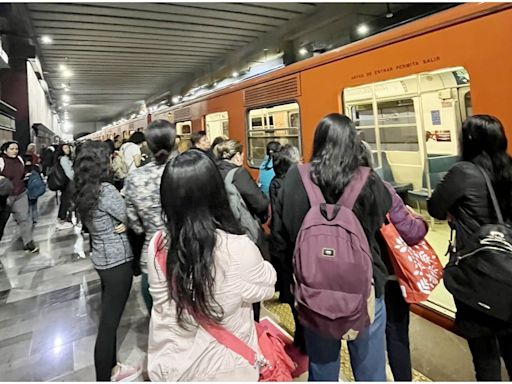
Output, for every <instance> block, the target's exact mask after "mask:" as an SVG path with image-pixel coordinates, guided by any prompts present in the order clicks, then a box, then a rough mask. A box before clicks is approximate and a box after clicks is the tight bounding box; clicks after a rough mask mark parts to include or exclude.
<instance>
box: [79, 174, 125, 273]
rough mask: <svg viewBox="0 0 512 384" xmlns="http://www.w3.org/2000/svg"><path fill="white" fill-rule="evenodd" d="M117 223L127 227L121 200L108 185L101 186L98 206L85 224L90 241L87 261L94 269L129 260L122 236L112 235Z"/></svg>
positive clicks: (109, 266) (123, 236) (113, 265)
mask: <svg viewBox="0 0 512 384" xmlns="http://www.w3.org/2000/svg"><path fill="white" fill-rule="evenodd" d="M120 223H123V224H125V225H126V224H127V217H126V207H125V204H124V201H123V198H122V197H121V194H120V193H119V192H118V191H117V189H116V188H115V187H114V186H113V185H112V184H110V183H102V184H101V190H100V195H99V197H98V207H97V208H96V210H95V211H94V212H93V214H92V219H91V220H90V222H88V223H86V225H87V228H88V229H89V233H90V236H91V241H92V251H91V260H92V262H93V263H94V267H95V268H96V269H108V268H113V267H116V266H118V265H121V264H123V263H127V262H129V261H132V260H133V253H132V249H131V247H130V243H129V242H128V237H127V236H126V233H121V234H118V233H115V232H114V228H115V227H116V226H117V225H118V224H120Z"/></svg>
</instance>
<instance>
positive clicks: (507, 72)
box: [151, 3, 512, 328]
mask: <svg viewBox="0 0 512 384" xmlns="http://www.w3.org/2000/svg"><path fill="white" fill-rule="evenodd" d="M511 46H512V7H511V5H510V4H506V3H500V4H496V3H494V4H493V3H478V4H477V3H470V4H462V5H459V6H456V7H454V8H451V9H449V10H447V11H444V12H441V13H438V14H435V15H431V16H428V17H425V18H422V19H420V20H417V21H415V22H413V23H409V24H405V25H403V26H400V27H397V28H394V29H391V30H388V31H386V32H383V33H380V34H377V35H375V36H372V37H369V38H366V39H364V40H361V41H358V42H355V43H352V44H349V45H346V46H343V47H341V48H338V49H335V50H333V51H330V52H328V53H325V54H322V55H320V56H317V57H313V58H311V59H307V60H303V61H301V62H298V63H295V64H292V65H290V66H287V67H284V68H282V69H279V70H276V71H275V72H272V73H269V74H266V75H262V76H260V77H257V78H254V79H249V80H246V81H242V82H240V83H238V84H235V85H232V86H229V87H227V88H224V89H221V90H217V91H213V92H212V93H210V94H208V95H205V96H201V97H199V98H197V99H195V100H190V101H187V102H184V103H181V104H179V105H176V106H173V107H171V108H169V109H168V110H166V111H165V114H163V115H161V116H164V117H166V118H169V119H170V120H172V121H174V122H176V123H177V124H178V125H179V126H180V129H182V128H181V127H184V126H185V127H186V129H189V128H191V129H192V131H198V130H202V129H204V130H206V132H207V134H208V136H209V137H210V138H211V139H213V138H214V137H216V136H219V135H226V136H229V137H231V138H235V139H238V140H240V141H241V142H243V143H244V146H245V152H246V161H247V166H248V167H249V168H250V169H251V172H253V174H254V175H256V172H257V167H258V166H259V164H260V163H261V161H262V160H263V157H264V154H265V145H266V143H267V142H268V141H270V140H278V141H280V142H281V143H291V144H294V145H296V146H297V147H299V148H300V151H301V153H302V156H303V157H304V159H306V160H307V159H309V157H310V155H311V149H312V138H313V134H314V130H315V127H316V125H317V123H318V121H319V120H320V119H321V118H322V117H323V116H325V115H327V114H328V113H331V112H339V113H344V114H346V115H348V116H350V117H351V118H352V119H353V120H354V122H355V123H356V126H357V129H358V131H359V132H360V135H361V137H362V138H364V139H365V140H366V141H367V142H369V143H370V145H371V147H372V149H373V153H374V156H375V161H376V164H377V172H379V173H380V174H381V176H382V177H383V178H385V179H387V180H389V181H391V182H393V183H395V185H396V186H397V187H399V188H401V192H402V193H404V195H403V196H405V198H406V199H408V200H409V201H410V202H411V204H415V205H416V207H417V208H419V209H421V208H422V207H423V206H424V203H425V201H426V198H428V196H429V195H430V193H431V191H432V190H433V189H434V188H435V186H436V185H437V183H439V181H440V179H441V178H442V176H443V175H444V174H445V173H446V171H447V170H448V169H449V167H450V166H451V165H453V163H454V162H455V161H456V159H457V157H458V155H459V138H460V126H461V122H462V121H463V120H464V119H465V118H466V117H467V116H469V115H471V114H478V113H486V114H492V115H495V116H497V117H498V118H499V119H500V120H501V121H502V122H503V124H504V126H505V128H506V130H507V135H509V136H510V135H511V134H512V109H511V108H510V105H509V98H508V97H509V95H510V94H511V93H512V64H511V63H512V57H511V56H512V53H511V51H510V50H508V49H506V47H511ZM154 117H157V114H155V116H151V119H154ZM180 132H181V133H183V132H182V131H180ZM510 137H512V136H510ZM432 224H433V228H432V230H431V232H430V234H429V236H430V237H429V240H430V241H432V242H435V243H436V244H438V245H437V248H436V249H437V251H438V253H439V255H443V254H444V251H445V249H446V244H447V238H448V237H447V236H448V235H447V232H448V230H447V227H446V224H445V223H435V222H432ZM445 237H446V239H445ZM441 258H442V261H443V262H446V261H447V260H446V258H443V257H442V256H441ZM414 310H415V311H416V312H417V313H422V315H423V316H425V317H429V318H430V319H431V320H433V321H435V322H437V323H438V324H441V325H443V326H445V327H447V328H450V327H451V324H452V319H453V314H454V305H453V301H452V298H451V296H450V295H449V294H448V293H447V292H446V291H445V290H444V287H442V284H441V285H440V286H439V287H438V289H436V291H435V292H434V293H433V294H432V295H431V299H430V300H429V302H427V303H425V304H424V305H422V306H416V307H415V309H414Z"/></svg>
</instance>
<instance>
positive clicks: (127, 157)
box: [120, 142, 142, 172]
mask: <svg viewBox="0 0 512 384" xmlns="http://www.w3.org/2000/svg"><path fill="white" fill-rule="evenodd" d="M120 149H121V151H122V153H123V158H124V162H125V164H126V167H127V168H128V172H131V171H133V170H134V169H137V166H136V165H135V159H134V157H135V155H139V156H141V155H142V153H141V151H140V147H139V146H138V145H137V144H135V143H130V142H128V143H124V144H123V146H122V147H121V148H120Z"/></svg>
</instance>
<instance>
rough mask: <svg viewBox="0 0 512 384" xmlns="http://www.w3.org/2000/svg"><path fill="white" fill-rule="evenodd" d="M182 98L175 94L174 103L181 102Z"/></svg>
mask: <svg viewBox="0 0 512 384" xmlns="http://www.w3.org/2000/svg"><path fill="white" fill-rule="evenodd" d="M180 100H181V96H174V97H173V98H172V102H173V103H174V104H176V103H179V102H180Z"/></svg>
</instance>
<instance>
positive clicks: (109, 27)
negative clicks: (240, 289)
mask: <svg viewBox="0 0 512 384" xmlns="http://www.w3.org/2000/svg"><path fill="white" fill-rule="evenodd" d="M33 24H34V27H36V28H37V29H39V28H69V29H77V30H83V29H95V30H98V31H107V32H110V31H112V32H128V33H146V34H147V33H155V28H148V27H141V26H134V25H117V24H101V23H95V22H85V21H81V22H80V23H77V22H69V21H52V20H50V21H48V20H41V21H38V20H34V21H33ZM157 31H158V34H159V35H166V36H169V37H171V38H173V37H186V38H199V39H204V40H205V41H209V40H212V41H217V40H220V41H232V42H241V41H242V42H249V41H251V40H254V37H251V36H242V35H238V34H230V33H215V34H212V33H208V32H197V31H183V30H181V29H169V28H159V29H158V30H157Z"/></svg>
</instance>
